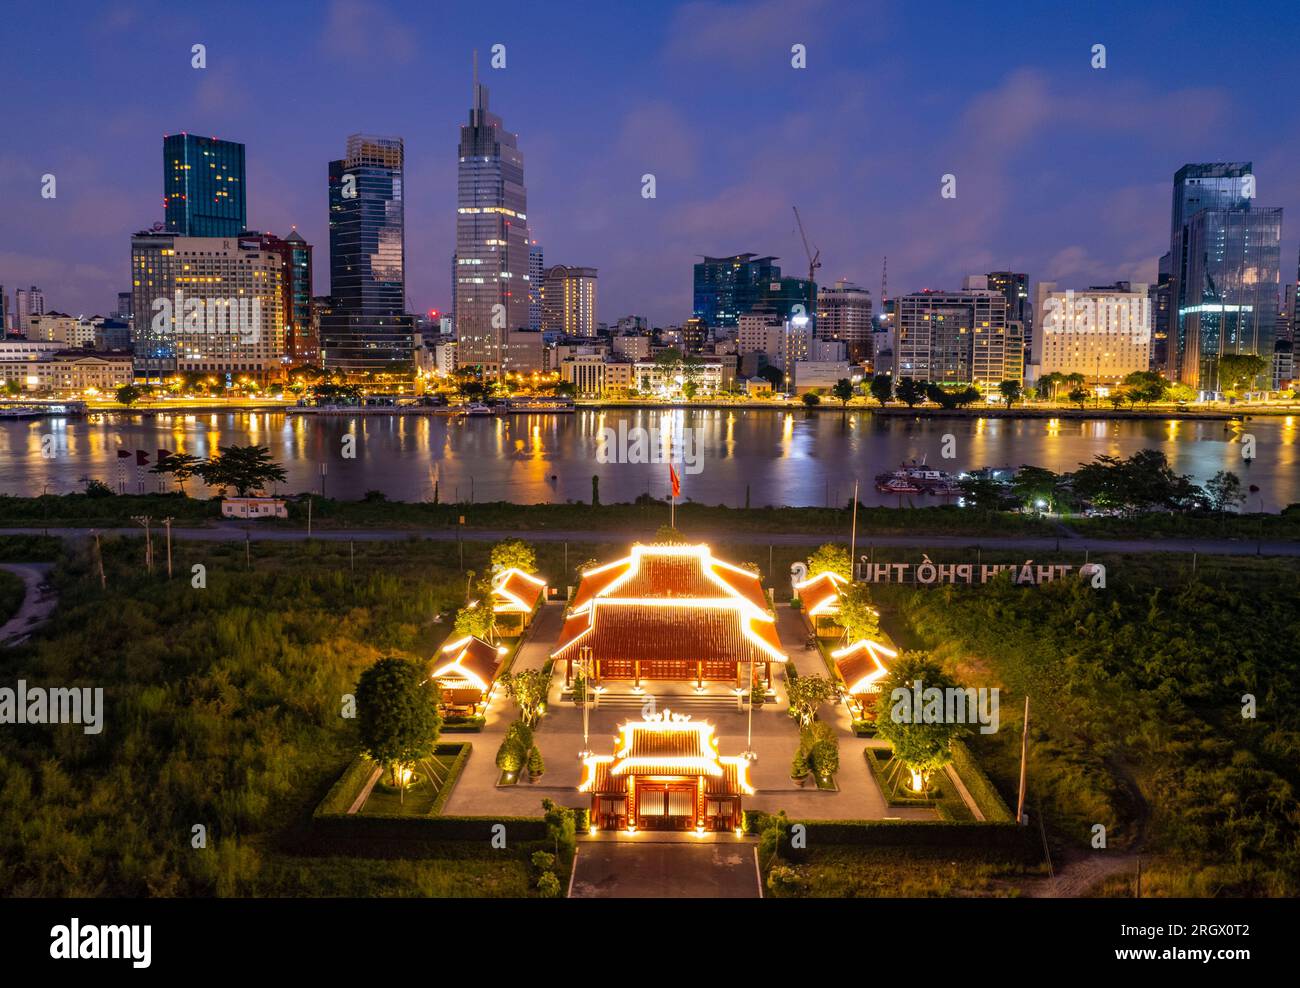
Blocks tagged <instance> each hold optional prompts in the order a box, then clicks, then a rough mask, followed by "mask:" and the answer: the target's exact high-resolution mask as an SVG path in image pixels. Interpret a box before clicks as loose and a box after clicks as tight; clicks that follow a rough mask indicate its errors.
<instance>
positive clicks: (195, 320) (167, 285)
mask: <svg viewBox="0 0 1300 988" xmlns="http://www.w3.org/2000/svg"><path fill="white" fill-rule="evenodd" d="M283 279H284V272H283V269H282V264H281V261H280V257H279V255H278V254H275V253H273V252H271V251H266V250H262V249H260V247H259V246H258V243H257V240H256V238H255V237H254V238H245V239H241V238H238V237H182V236H180V235H179V234H175V233H166V232H160V231H144V232H141V233H137V234H136V235H135V236H133V237H132V238H131V285H132V298H131V311H132V312H134V313H135V319H134V322H133V325H132V330H131V332H132V336H131V340H132V343H133V345H134V349H135V373H136V376H137V377H143V378H146V379H151V380H159V379H161V378H163V377H166V376H167V375H169V374H174V373H185V372H195V373H201V374H210V375H212V376H214V377H215V376H221V377H224V378H225V380H226V382H227V383H233V382H235V381H238V380H240V379H241V378H245V377H247V378H249V379H252V380H257V381H262V382H266V381H272V380H275V379H278V378H279V377H280V375H281V373H282V370H283V362H284V304H283V295H282V292H283V291H284V280H283Z"/></svg>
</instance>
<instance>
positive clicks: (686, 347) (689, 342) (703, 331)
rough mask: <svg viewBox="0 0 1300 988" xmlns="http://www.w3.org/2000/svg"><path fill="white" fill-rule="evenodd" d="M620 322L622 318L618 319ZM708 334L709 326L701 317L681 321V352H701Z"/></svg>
mask: <svg viewBox="0 0 1300 988" xmlns="http://www.w3.org/2000/svg"><path fill="white" fill-rule="evenodd" d="M619 322H620V323H621V322H622V320H619ZM708 335H709V327H708V326H707V325H705V322H704V320H703V319H696V318H695V317H694V316H692V317H691V318H690V319H687V320H686V322H684V323H682V352H683V353H703V352H704V341H705V339H706V338H707V337H708Z"/></svg>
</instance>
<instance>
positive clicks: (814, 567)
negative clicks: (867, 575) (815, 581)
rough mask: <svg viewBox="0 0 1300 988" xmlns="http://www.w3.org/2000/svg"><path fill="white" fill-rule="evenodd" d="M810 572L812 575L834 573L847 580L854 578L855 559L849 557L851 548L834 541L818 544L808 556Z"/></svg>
mask: <svg viewBox="0 0 1300 988" xmlns="http://www.w3.org/2000/svg"><path fill="white" fill-rule="evenodd" d="M808 573H809V575H811V576H816V575H817V574H819V573H834V574H836V575H837V576H842V577H844V579H846V580H851V579H853V561H852V560H851V559H850V558H849V550H848V549H846V548H844V546H842V545H837V544H836V543H834V542H827V543H826V544H825V545H821V546H818V547H817V548H816V549H815V550H813V552H812V553H811V554H810V555H809V556H808Z"/></svg>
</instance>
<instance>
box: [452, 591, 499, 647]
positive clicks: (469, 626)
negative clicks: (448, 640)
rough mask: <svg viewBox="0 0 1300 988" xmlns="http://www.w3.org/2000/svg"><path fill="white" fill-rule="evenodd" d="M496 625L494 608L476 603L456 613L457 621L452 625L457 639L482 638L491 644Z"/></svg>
mask: <svg viewBox="0 0 1300 988" xmlns="http://www.w3.org/2000/svg"><path fill="white" fill-rule="evenodd" d="M480 589H481V588H480ZM494 625H495V620H494V615H493V613H492V608H491V607H488V606H486V605H484V604H481V603H479V602H478V601H475V602H474V603H472V604H469V605H467V606H465V607H462V608H461V609H460V610H458V611H457V612H456V620H455V622H454V623H453V624H452V629H453V630H454V631H455V633H456V635H457V637H460V638H463V637H465V636H466V635H473V636H474V637H475V638H482V639H483V640H484V641H485V642H490V641H491V640H492V629H493V627H494Z"/></svg>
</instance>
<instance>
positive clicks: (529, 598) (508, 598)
mask: <svg viewBox="0 0 1300 988" xmlns="http://www.w3.org/2000/svg"><path fill="white" fill-rule="evenodd" d="M493 588H494V589H495V591H496V597H497V603H496V605H495V607H494V608H493V609H494V610H496V611H498V612H501V611H516V612H518V611H531V610H532V609H533V608H534V607H536V606H537V602H538V601H539V600H541V598H542V593H543V591H545V589H546V583H545V582H544V581H542V580H539V579H537V578H536V577H531V576H529V575H528V574H527V573H524V572H522V571H521V570H517V569H510V570H506V571H505V572H504V573H502V574H501V575H500V576H498V577H497V579H496V581H495V582H494V584H493Z"/></svg>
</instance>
